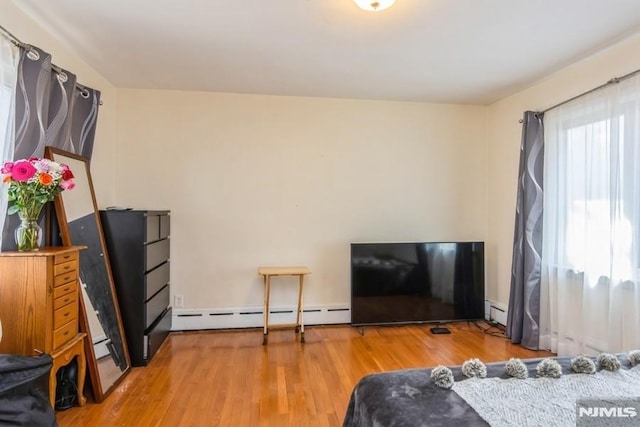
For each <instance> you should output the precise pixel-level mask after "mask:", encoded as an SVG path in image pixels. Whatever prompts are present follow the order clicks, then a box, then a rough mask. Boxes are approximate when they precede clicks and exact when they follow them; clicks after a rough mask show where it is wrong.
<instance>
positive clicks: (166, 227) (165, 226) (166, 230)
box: [160, 215, 171, 239]
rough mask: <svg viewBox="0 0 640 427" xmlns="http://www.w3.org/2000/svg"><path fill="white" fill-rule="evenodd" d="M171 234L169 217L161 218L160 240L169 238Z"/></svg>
mask: <svg viewBox="0 0 640 427" xmlns="http://www.w3.org/2000/svg"><path fill="white" fill-rule="evenodd" d="M170 233H171V221H170V219H169V215H162V216H161V217H160V238H161V239H164V238H166V237H169V234H170Z"/></svg>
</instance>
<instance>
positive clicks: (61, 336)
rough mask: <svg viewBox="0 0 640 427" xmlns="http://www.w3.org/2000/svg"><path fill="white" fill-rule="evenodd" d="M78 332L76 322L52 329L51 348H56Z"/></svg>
mask: <svg viewBox="0 0 640 427" xmlns="http://www.w3.org/2000/svg"><path fill="white" fill-rule="evenodd" d="M77 333H78V322H69V323H67V324H66V325H64V326H63V327H61V328H60V329H56V330H54V331H53V348H58V347H60V346H61V345H63V344H64V343H66V342H67V341H69V340H70V339H71V338H73V337H75V336H76V334H77Z"/></svg>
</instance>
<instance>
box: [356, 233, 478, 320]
mask: <svg viewBox="0 0 640 427" xmlns="http://www.w3.org/2000/svg"><path fill="white" fill-rule="evenodd" d="M483 318H484V242H422V243H352V244H351V324H353V325H354V326H359V325H373V324H377V325H380V324H391V323H427V322H450V321H458V320H478V319H483Z"/></svg>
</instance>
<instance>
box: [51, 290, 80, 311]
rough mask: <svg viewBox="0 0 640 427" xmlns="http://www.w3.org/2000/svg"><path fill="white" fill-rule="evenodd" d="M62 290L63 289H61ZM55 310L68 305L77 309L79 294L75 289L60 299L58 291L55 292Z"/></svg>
mask: <svg viewBox="0 0 640 427" xmlns="http://www.w3.org/2000/svg"><path fill="white" fill-rule="evenodd" d="M60 289H62V288H60ZM53 297H54V300H53V309H54V310H57V309H59V308H60V307H63V306H65V305H67V304H72V303H73V305H75V306H76V307H77V306H78V293H77V292H75V289H71V292H68V293H66V294H62V295H60V296H58V297H56V290H55V289H54V290H53ZM76 317H77V316H76Z"/></svg>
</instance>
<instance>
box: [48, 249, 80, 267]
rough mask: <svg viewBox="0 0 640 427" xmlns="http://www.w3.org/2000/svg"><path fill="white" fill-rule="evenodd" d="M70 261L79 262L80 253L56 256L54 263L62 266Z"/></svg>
mask: <svg viewBox="0 0 640 427" xmlns="http://www.w3.org/2000/svg"><path fill="white" fill-rule="evenodd" d="M69 261H78V251H73V252H65V253H63V254H59V255H56V256H55V257H54V258H53V263H54V264H55V265H58V264H62V263H64V262H69Z"/></svg>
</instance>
